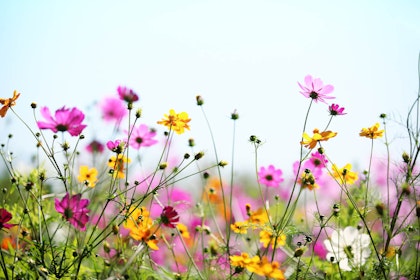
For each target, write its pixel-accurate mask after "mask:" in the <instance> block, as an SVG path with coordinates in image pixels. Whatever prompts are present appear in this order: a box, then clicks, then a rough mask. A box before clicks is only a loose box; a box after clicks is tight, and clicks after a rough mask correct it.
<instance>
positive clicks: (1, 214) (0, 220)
mask: <svg viewBox="0 0 420 280" xmlns="http://www.w3.org/2000/svg"><path fill="white" fill-rule="evenodd" d="M11 219H12V214H11V213H10V212H9V211H7V210H6V209H4V208H0V230H1V229H3V228H6V229H9V228H11V227H14V226H15V224H8V223H7V222H8V221H10V220H11Z"/></svg>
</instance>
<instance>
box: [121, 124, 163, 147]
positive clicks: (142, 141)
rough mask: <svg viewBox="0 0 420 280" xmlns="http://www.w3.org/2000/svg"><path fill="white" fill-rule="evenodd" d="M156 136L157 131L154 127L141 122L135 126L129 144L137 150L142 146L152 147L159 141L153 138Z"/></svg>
mask: <svg viewBox="0 0 420 280" xmlns="http://www.w3.org/2000/svg"><path fill="white" fill-rule="evenodd" d="M155 136H156V131H155V130H154V129H149V127H148V126H147V125H145V124H141V125H139V126H138V127H133V129H132V131H131V136H130V140H129V141H128V144H129V145H130V146H131V147H132V148H134V149H136V150H138V149H140V147H150V146H153V145H154V144H156V143H157V142H158V141H157V140H156V139H153V138H154V137H155Z"/></svg>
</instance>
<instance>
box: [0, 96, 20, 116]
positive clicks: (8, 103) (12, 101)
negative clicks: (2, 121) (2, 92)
mask: <svg viewBox="0 0 420 280" xmlns="http://www.w3.org/2000/svg"><path fill="white" fill-rule="evenodd" d="M19 96H20V93H18V92H17V91H16V90H15V91H13V97H12V98H0V104H1V105H3V106H2V107H1V108H0V117H2V118H4V117H5V116H6V113H7V110H9V108H10V107H12V106H15V105H16V100H17V99H18V98H19Z"/></svg>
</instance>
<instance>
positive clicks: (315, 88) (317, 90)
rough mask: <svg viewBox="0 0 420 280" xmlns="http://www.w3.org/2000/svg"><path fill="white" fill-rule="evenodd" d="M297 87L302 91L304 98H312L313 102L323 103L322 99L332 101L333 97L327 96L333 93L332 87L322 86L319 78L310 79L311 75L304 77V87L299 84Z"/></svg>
mask: <svg viewBox="0 0 420 280" xmlns="http://www.w3.org/2000/svg"><path fill="white" fill-rule="evenodd" d="M298 84H299V87H300V88H301V89H302V91H300V93H301V94H303V96H305V97H306V98H312V100H314V101H315V102H318V101H321V102H323V103H327V102H325V100H324V99H334V98H335V97H333V96H328V94H330V93H331V92H333V90H334V87H333V86H332V85H324V83H323V82H322V80H321V79H320V78H316V79H314V78H312V76H311V75H307V76H306V77H305V86H303V85H302V84H301V83H299V82H298Z"/></svg>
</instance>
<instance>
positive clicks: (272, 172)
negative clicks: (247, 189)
mask: <svg viewBox="0 0 420 280" xmlns="http://www.w3.org/2000/svg"><path fill="white" fill-rule="evenodd" d="M282 175H283V171H282V170H281V169H276V168H275V167H274V165H272V164H271V165H269V166H268V167H264V166H261V167H260V171H259V172H258V182H260V183H261V184H263V185H266V186H267V187H278V186H279V185H280V183H281V182H283V181H284V179H283V178H282Z"/></svg>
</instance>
